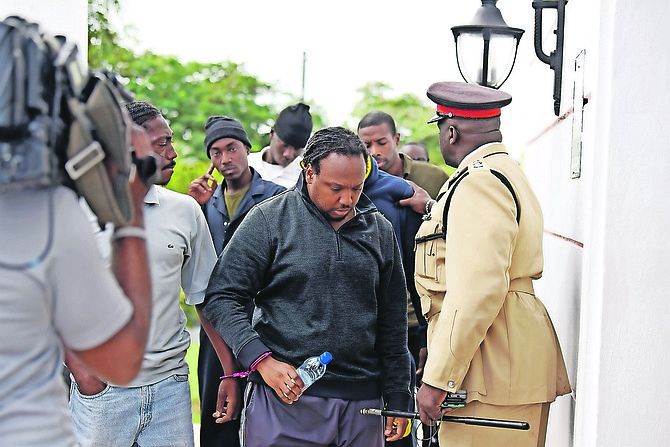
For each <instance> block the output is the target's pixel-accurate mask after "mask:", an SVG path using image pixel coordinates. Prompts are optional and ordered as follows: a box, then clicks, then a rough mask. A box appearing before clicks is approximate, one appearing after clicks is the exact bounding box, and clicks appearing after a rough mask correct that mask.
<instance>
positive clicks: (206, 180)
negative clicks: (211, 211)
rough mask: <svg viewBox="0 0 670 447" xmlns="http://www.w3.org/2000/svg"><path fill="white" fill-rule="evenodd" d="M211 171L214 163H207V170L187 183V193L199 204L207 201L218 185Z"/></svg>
mask: <svg viewBox="0 0 670 447" xmlns="http://www.w3.org/2000/svg"><path fill="white" fill-rule="evenodd" d="M212 172H214V163H212V164H210V165H209V168H208V169H207V172H205V173H204V174H202V175H201V176H200V177H198V178H197V179H195V180H193V181H192V182H191V183H190V184H189V185H188V195H189V196H191V197H193V198H194V199H195V200H196V201H197V202H198V203H199V204H200V205H204V204H205V203H207V201H208V200H209V199H210V198H211V197H212V194H214V191H216V187H217V186H218V182H217V181H216V179H215V178H214V177H213V176H212Z"/></svg>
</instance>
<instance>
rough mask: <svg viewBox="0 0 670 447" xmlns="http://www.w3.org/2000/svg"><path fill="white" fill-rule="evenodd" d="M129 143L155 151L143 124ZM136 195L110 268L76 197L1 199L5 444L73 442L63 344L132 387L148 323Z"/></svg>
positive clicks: (34, 192) (136, 185)
mask: <svg viewBox="0 0 670 447" xmlns="http://www.w3.org/2000/svg"><path fill="white" fill-rule="evenodd" d="M132 146H133V147H134V149H135V151H136V154H137V156H139V157H144V156H146V155H148V154H149V153H151V150H152V149H151V145H150V142H149V139H148V136H147V134H146V132H145V131H144V129H142V128H141V127H140V126H134V127H133V128H132ZM108 167H109V166H108ZM111 168H113V166H111ZM130 190H131V195H132V202H133V208H134V218H133V220H132V221H131V222H130V224H129V225H127V226H121V227H118V226H117V228H116V231H115V234H114V237H113V238H112V240H113V242H112V264H111V270H110V269H108V268H106V267H105V265H104V264H103V260H102V258H101V256H100V254H99V252H98V250H97V247H96V242H95V238H94V235H93V232H92V231H91V226H90V224H89V222H88V220H87V218H86V216H85V214H84V213H83V211H82V209H81V207H80V206H79V203H78V201H77V195H76V194H75V192H74V191H72V190H71V189H69V188H67V187H64V186H53V187H48V188H42V189H24V190H21V191H18V192H13V193H11V194H0V234H2V235H3V236H2V239H3V242H2V249H1V250H0V338H2V340H3V343H2V347H0V440H1V443H2V444H3V445H22V446H29V445H50V446H68V447H71V446H75V445H76V442H75V439H74V436H73V434H72V424H71V420H70V412H69V411H68V404H67V390H66V389H65V385H64V383H63V380H62V376H61V370H62V362H63V360H64V358H63V357H64V354H63V352H64V347H66V348H68V349H69V350H71V351H72V355H75V356H76V358H77V359H78V360H79V361H81V362H82V363H83V364H84V365H86V366H87V367H88V368H89V369H90V371H92V372H94V373H95V374H96V375H98V376H99V377H101V378H104V380H109V381H113V382H115V383H128V382H129V381H130V380H132V379H133V378H134V377H135V376H136V374H137V372H138V371H139V369H140V366H141V363H142V356H143V354H144V349H145V344H146V340H147V335H148V330H149V321H150V317H151V285H150V281H148V278H149V277H150V273H149V266H148V258H147V249H146V243H145V236H144V214H143V204H144V202H143V198H144V195H145V194H146V192H147V190H148V187H147V185H146V184H145V183H144V182H143V181H142V180H140V179H139V176H138V177H137V178H135V179H133V180H132V181H131V185H130Z"/></svg>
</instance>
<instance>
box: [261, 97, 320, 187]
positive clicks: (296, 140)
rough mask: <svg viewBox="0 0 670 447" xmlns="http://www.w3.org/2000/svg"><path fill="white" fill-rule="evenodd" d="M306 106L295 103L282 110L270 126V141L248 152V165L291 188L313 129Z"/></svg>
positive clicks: (275, 181) (271, 179)
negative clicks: (253, 151)
mask: <svg viewBox="0 0 670 447" xmlns="http://www.w3.org/2000/svg"><path fill="white" fill-rule="evenodd" d="M312 126H313V123H312V115H311V114H310V113H309V106H308V105H306V104H303V103H298V104H295V105H292V106H289V107H286V108H285V109H284V110H282V111H281V112H280V113H279V115H278V116H277V120H276V121H275V125H274V126H273V127H272V129H271V130H270V145H269V146H267V147H265V148H263V149H262V150H261V151H259V152H255V153H252V154H250V155H249V166H251V167H253V168H254V169H255V170H256V171H257V172H258V173H259V174H260V175H261V177H263V178H264V179H265V180H269V181H271V182H274V183H277V184H279V185H282V186H284V187H286V188H290V187H292V186H294V185H295V183H296V181H297V180H298V176H299V175H300V172H301V167H300V162H301V161H302V156H301V154H302V151H303V148H304V147H305V144H306V143H307V140H308V139H309V136H310V135H311V133H312Z"/></svg>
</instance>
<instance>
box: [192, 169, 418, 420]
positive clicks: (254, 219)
mask: <svg viewBox="0 0 670 447" xmlns="http://www.w3.org/2000/svg"><path fill="white" fill-rule="evenodd" d="M251 300H253V301H254V304H255V308H254V313H253V321H252V322H251V323H250V322H249V320H248V318H247V315H246V314H245V311H244V307H245V304H246V303H248V302H249V301H251ZM205 315H206V316H207V317H208V318H209V319H210V321H211V322H212V323H213V324H214V326H215V327H216V329H217V331H219V333H220V334H221V335H222V337H223V338H224V340H225V341H226V343H228V345H229V346H230V347H231V348H232V350H233V353H234V354H235V355H236V356H237V358H238V360H239V361H240V362H241V364H242V365H243V366H244V367H247V368H248V367H249V366H250V365H251V364H252V363H253V362H254V361H255V360H256V359H257V358H258V357H259V356H260V355H261V354H263V353H265V352H268V351H272V356H273V357H274V358H275V359H277V360H280V361H283V362H286V363H289V364H291V365H292V366H294V367H298V366H299V365H300V364H301V363H302V362H303V361H304V360H305V359H306V358H308V357H311V356H315V355H319V354H321V353H322V352H324V351H329V352H330V353H331V354H332V355H333V360H332V362H331V363H330V364H329V365H328V369H327V372H326V375H325V376H324V377H323V378H322V379H321V380H319V381H318V382H316V383H315V384H314V385H312V386H311V387H310V388H308V389H307V390H306V392H305V394H308V395H310V394H311V395H315V396H320V397H336V398H341V399H348V400H359V399H372V398H376V397H380V396H383V397H384V399H385V402H386V404H387V407H388V408H389V409H403V410H404V409H407V408H408V405H409V404H410V398H411V395H410V392H409V383H410V359H409V353H408V351H407V295H406V286H405V275H404V273H403V266H402V260H401V256H400V251H399V248H398V243H397V241H396V237H395V233H394V231H393V228H392V225H391V223H390V222H389V221H388V220H387V219H386V218H385V217H384V216H382V215H381V214H380V213H379V212H378V211H377V209H376V208H375V206H374V205H373V204H372V202H371V201H370V200H369V199H368V198H367V197H366V196H365V195H364V194H362V195H361V198H360V200H359V202H358V204H357V206H356V216H355V217H354V218H352V219H351V220H350V221H348V222H347V223H345V224H344V225H343V226H342V227H340V229H339V230H337V231H336V230H334V229H333V227H332V226H331V225H330V223H329V222H328V221H327V220H326V218H325V217H324V216H323V214H322V213H321V211H320V210H319V209H318V208H317V207H316V205H314V203H313V202H312V201H311V200H310V199H309V196H308V194H307V190H306V186H305V183H304V177H303V175H302V174H301V176H300V179H299V180H298V184H297V185H296V186H295V187H293V188H291V189H289V190H287V191H285V192H283V193H281V194H279V195H277V196H274V197H272V198H270V199H268V200H266V201H264V202H263V203H260V204H258V205H256V206H254V207H253V208H252V209H251V210H250V211H249V213H248V214H247V216H246V218H245V219H244V220H243V222H242V223H241V224H240V226H239V227H238V229H237V231H236V232H235V234H234V235H233V237H232V238H231V239H230V242H229V243H228V244H227V245H226V247H225V249H224V250H223V252H222V253H221V256H220V257H219V260H218V262H217V265H216V266H215V268H214V271H213V273H212V277H211V279H210V282H209V287H208V289H207V293H206V298H205ZM250 380H252V381H255V382H261V383H262V378H261V376H260V374H258V373H257V372H256V373H253V374H252V375H251V376H250Z"/></svg>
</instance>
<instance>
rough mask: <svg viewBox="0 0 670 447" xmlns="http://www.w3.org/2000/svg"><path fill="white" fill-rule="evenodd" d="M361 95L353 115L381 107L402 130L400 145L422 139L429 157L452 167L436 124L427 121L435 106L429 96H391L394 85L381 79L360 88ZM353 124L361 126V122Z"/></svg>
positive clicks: (408, 94) (360, 115)
mask: <svg viewBox="0 0 670 447" xmlns="http://www.w3.org/2000/svg"><path fill="white" fill-rule="evenodd" d="M358 92H359V93H361V95H362V99H361V100H360V101H358V102H357V103H356V105H355V106H354V110H353V116H355V117H357V118H358V119H359V120H360V119H361V118H363V116H365V114H367V113H368V112H372V111H373V110H380V111H382V112H386V113H388V114H389V115H391V116H392V117H393V119H394V120H395V123H396V128H397V130H398V132H399V133H400V145H402V144H403V143H406V142H409V141H418V142H420V143H423V144H424V145H425V146H426V147H427V148H428V152H429V154H430V161H431V163H434V164H436V165H438V166H442V167H444V168H448V169H451V168H449V167H448V166H446V164H445V163H444V159H443V158H442V154H441V153H440V146H439V142H438V138H437V135H438V131H437V128H436V126H435V125H434V124H433V125H429V124H426V121H428V120H429V119H430V117H431V116H432V114H433V113H434V106H433V105H432V104H430V103H429V102H428V100H422V99H421V98H419V97H417V96H416V95H414V94H411V93H404V94H401V95H399V96H391V93H392V91H391V87H390V86H389V85H387V84H384V83H382V82H371V83H368V84H366V85H364V86H363V87H361V88H360V89H358ZM352 126H353V128H354V129H355V128H356V127H358V122H356V123H354V124H353V125H352Z"/></svg>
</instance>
